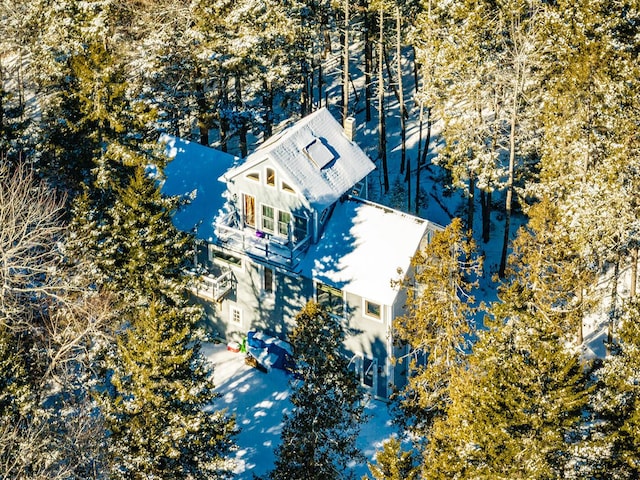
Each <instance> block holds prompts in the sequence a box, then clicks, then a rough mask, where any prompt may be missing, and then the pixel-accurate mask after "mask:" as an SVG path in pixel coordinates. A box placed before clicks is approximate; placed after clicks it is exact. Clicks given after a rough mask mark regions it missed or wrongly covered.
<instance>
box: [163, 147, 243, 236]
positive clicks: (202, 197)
mask: <svg viewBox="0 0 640 480" xmlns="http://www.w3.org/2000/svg"><path fill="white" fill-rule="evenodd" d="M160 142H161V143H163V144H165V154H166V155H167V156H168V157H169V158H170V159H171V161H170V162H169V163H168V164H167V166H166V167H165V169H164V176H165V180H164V182H163V184H162V189H161V191H162V193H163V194H165V195H179V196H185V195H187V196H189V197H190V200H191V201H190V203H188V204H187V205H185V206H183V207H182V208H181V209H180V210H178V211H177V212H176V213H175V214H174V216H173V224H174V225H175V226H176V228H178V229H180V230H182V231H185V232H189V231H193V230H194V228H197V233H196V236H197V238H199V239H202V240H209V241H211V240H212V239H213V236H214V234H213V220H214V218H215V217H216V216H217V215H218V212H219V211H220V210H221V209H222V208H223V206H224V203H225V198H224V192H225V191H226V185H225V184H224V183H222V182H220V181H218V178H219V177H220V176H221V175H222V174H223V173H224V172H226V171H227V170H228V169H230V168H232V167H233V165H234V164H235V163H236V162H237V160H238V158H237V157H234V156H233V155H230V154H228V153H225V152H222V151H220V150H216V149H214V148H209V147H206V146H204V145H200V144H199V143H196V142H190V141H188V140H183V139H181V138H177V137H174V136H172V135H166V134H165V135H162V136H161V137H160Z"/></svg>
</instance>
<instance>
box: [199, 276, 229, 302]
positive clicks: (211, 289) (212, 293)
mask: <svg viewBox="0 0 640 480" xmlns="http://www.w3.org/2000/svg"><path fill="white" fill-rule="evenodd" d="M233 282H234V277H233V272H232V271H231V270H225V271H223V272H222V273H221V274H220V275H218V276H215V275H211V274H207V275H201V276H200V277H198V278H196V279H195V281H194V283H193V286H192V287H191V291H192V292H193V294H194V295H196V296H198V297H201V298H206V299H208V300H213V301H216V302H219V301H220V300H222V298H223V297H224V296H225V295H226V294H227V293H228V292H229V291H231V289H232V288H233Z"/></svg>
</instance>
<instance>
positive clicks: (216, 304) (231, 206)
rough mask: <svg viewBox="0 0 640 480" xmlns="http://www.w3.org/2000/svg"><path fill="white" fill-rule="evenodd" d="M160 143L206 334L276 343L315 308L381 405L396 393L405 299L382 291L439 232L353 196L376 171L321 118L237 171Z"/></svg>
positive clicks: (239, 164)
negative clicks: (340, 330) (339, 325)
mask: <svg viewBox="0 0 640 480" xmlns="http://www.w3.org/2000/svg"><path fill="white" fill-rule="evenodd" d="M163 141H164V142H165V143H166V144H167V150H168V153H169V156H170V157H171V158H173V160H172V161H171V162H170V163H169V164H168V166H167V169H166V171H165V172H166V177H167V179H166V181H165V184H164V186H163V192H164V193H167V194H174V195H175V194H181V195H190V197H191V199H192V201H191V203H190V204H189V205H187V206H186V207H185V209H183V210H181V211H180V212H178V213H177V214H176V217H175V221H176V226H178V227H179V228H181V229H183V230H187V231H194V233H195V234H196V238H197V248H196V249H195V252H194V266H197V269H196V272H195V273H196V275H195V276H194V280H196V279H197V281H194V290H193V292H194V296H195V297H196V298H197V299H198V301H199V302H201V303H203V304H204V305H205V315H206V318H205V323H206V324H207V325H206V326H207V328H208V329H209V331H210V332H212V333H214V334H215V335H217V336H218V337H220V338H221V339H225V340H240V341H241V340H242V339H243V338H244V337H245V336H246V334H247V332H248V331H250V330H260V331H264V332H265V333H267V334H269V335H272V336H276V337H279V338H281V339H283V340H286V339H287V336H288V333H289V332H290V331H291V329H292V328H293V326H294V321H295V316H296V314H297V313H298V312H299V311H300V309H301V308H302V307H303V306H304V305H305V304H306V303H307V302H308V301H310V300H314V301H316V302H318V303H320V304H321V305H323V306H325V307H326V308H327V309H328V310H329V312H330V313H331V314H332V315H335V316H337V317H339V318H341V319H342V320H343V322H344V325H345V327H346V330H347V332H348V335H347V338H346V340H345V345H344V347H345V354H347V355H349V356H350V357H352V359H353V362H352V364H353V368H354V371H355V372H356V373H357V374H358V375H359V377H360V378H361V381H362V382H363V384H365V385H366V386H367V387H369V388H370V389H371V390H372V393H373V394H374V395H376V396H379V397H387V396H388V394H389V390H388V388H387V384H388V383H392V384H397V383H399V382H401V379H399V378H398V371H397V368H396V367H395V366H394V365H393V364H392V361H391V358H392V355H393V353H394V350H393V349H394V346H393V334H392V329H391V326H392V323H393V319H394V318H395V317H396V316H398V315H401V314H402V308H403V306H404V301H405V298H406V296H405V295H404V294H403V292H402V291H400V290H399V289H398V288H396V287H394V286H393V285H392V280H396V279H398V277H399V276H400V274H401V273H402V274H404V273H406V272H408V271H409V268H410V261H411V258H412V256H413V255H414V254H415V253H416V251H417V250H418V249H419V248H421V246H422V245H423V243H424V242H425V241H427V239H428V238H429V236H430V234H431V233H432V232H433V231H435V230H437V229H439V228H440V227H438V226H437V225H434V224H432V223H431V222H429V221H427V220H424V219H421V218H417V217H414V216H411V215H407V214H404V213H402V212H400V211H397V210H393V209H390V208H387V207H384V206H382V205H378V204H375V203H373V202H369V201H367V200H365V199H362V198H359V197H357V196H353V194H354V193H358V192H360V191H362V188H361V187H362V185H363V183H366V179H367V176H368V175H369V174H370V173H371V172H372V171H373V170H374V168H375V166H374V164H373V162H372V161H371V160H370V159H369V158H368V157H367V156H366V155H365V154H364V152H363V151H362V150H361V149H360V148H359V147H358V146H357V145H356V144H355V143H354V142H353V141H351V140H350V139H349V138H348V137H347V136H346V135H345V133H344V131H343V129H342V127H341V126H340V124H339V123H338V122H337V121H336V120H335V119H334V118H333V117H332V116H331V114H330V113H329V111H328V110H326V109H320V110H318V111H316V112H314V113H313V114H311V115H309V116H307V117H305V118H303V119H301V120H300V121H298V122H297V123H295V124H294V125H293V126H291V127H289V128H287V129H285V130H283V131H282V132H280V133H279V134H277V135H275V136H274V137H272V138H271V139H268V140H267V141H266V142H265V143H264V144H263V145H261V146H260V147H259V148H258V149H256V150H255V151H254V152H253V153H251V154H250V155H249V156H248V157H247V158H246V159H244V160H243V161H239V160H238V159H237V158H235V157H231V156H230V155H227V154H222V152H216V151H213V152H216V153H207V152H203V151H202V150H201V149H202V148H206V147H201V146H199V145H198V146H197V147H196V146H195V145H189V144H188V142H184V141H182V140H180V139H175V138H172V137H165V138H164V139H163ZM190 146H191V147H193V148H194V150H195V153H194V154H193V155H191V154H190V151H189V147H190ZM207 150H213V149H207ZM172 154H173V155H172ZM213 183H217V185H216V186H215V187H214V186H213V185H212V184H213ZM220 187H222V188H220ZM365 190H366V189H365ZM214 192H216V193H214Z"/></svg>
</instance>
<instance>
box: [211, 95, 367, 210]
mask: <svg viewBox="0 0 640 480" xmlns="http://www.w3.org/2000/svg"><path fill="white" fill-rule="evenodd" d="M267 159H269V160H271V162H272V163H273V164H274V165H276V166H277V168H279V169H281V171H282V172H283V173H284V174H285V175H286V176H287V177H288V178H289V179H290V180H291V182H292V183H293V187H294V188H295V189H296V190H297V191H298V192H299V193H300V194H301V195H302V196H303V197H304V198H305V199H306V200H307V201H308V202H309V204H310V205H311V206H313V207H314V208H316V209H318V210H322V209H324V208H326V207H328V206H329V205H332V204H333V203H335V202H336V201H337V200H338V199H339V198H340V197H341V196H342V195H344V194H345V193H347V192H349V191H350V190H351V188H353V186H354V185H356V184H357V183H358V182H359V181H361V180H362V179H363V178H364V177H365V176H367V174H369V173H370V172H371V171H372V170H374V169H375V165H374V164H373V162H372V161H371V160H370V159H369V157H368V156H367V155H366V154H365V153H364V152H363V151H362V149H361V148H360V147H359V146H358V145H356V144H355V143H354V142H352V141H350V140H349V139H348V138H347V137H346V136H345V134H344V131H343V129H342V126H341V125H340V124H339V123H338V122H337V121H336V119H335V118H334V117H333V115H331V113H330V112H329V110H327V109H326V108H321V109H319V110H317V111H315V112H314V113H312V114H310V115H308V116H306V117H304V118H302V119H301V120H299V121H298V122H296V123H295V124H294V125H292V126H291V127H288V128H287V129H285V130H283V131H282V132H281V133H280V134H278V135H276V136H274V137H271V138H270V139H268V140H267V141H266V142H265V143H264V144H262V145H261V146H260V147H258V148H257V149H256V150H255V151H254V152H253V153H251V154H250V155H249V156H248V157H247V158H246V160H245V162H244V163H243V164H242V165H240V166H239V167H237V168H234V169H232V170H230V171H229V172H227V173H226V174H225V175H223V177H222V179H223V180H225V181H229V180H232V179H233V178H234V177H236V176H238V175H240V174H242V173H243V172H246V171H247V170H249V169H251V168H255V167H256V166H258V165H259V164H261V163H262V162H264V161H266V160H267Z"/></svg>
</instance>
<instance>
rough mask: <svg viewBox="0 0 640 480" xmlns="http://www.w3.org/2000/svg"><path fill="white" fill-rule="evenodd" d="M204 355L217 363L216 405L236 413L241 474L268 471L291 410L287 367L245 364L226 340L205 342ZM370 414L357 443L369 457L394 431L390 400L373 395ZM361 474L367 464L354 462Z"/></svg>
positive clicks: (238, 471)
mask: <svg viewBox="0 0 640 480" xmlns="http://www.w3.org/2000/svg"><path fill="white" fill-rule="evenodd" d="M202 351H203V354H204V355H205V356H206V358H207V359H208V360H209V361H210V362H211V363H212V364H213V366H214V382H215V385H216V390H217V391H218V393H219V394H220V395H221V397H220V398H219V399H218V400H217V401H216V403H215V408H216V409H218V408H226V409H227V410H228V412H229V413H231V414H234V415H235V416H236V421H237V423H238V426H239V427H240V428H241V431H240V434H239V435H238V436H237V437H236V439H235V440H236V443H237V445H238V447H239V448H238V450H237V451H236V452H235V461H236V463H237V467H236V470H235V473H236V475H237V477H236V478H239V479H251V478H253V475H254V474H255V475H258V476H260V475H265V474H267V473H268V472H269V471H270V470H271V469H272V468H273V460H274V450H275V448H276V446H277V445H278V444H279V443H280V431H281V428H282V417H283V414H284V413H285V412H287V411H289V410H290V408H291V404H290V402H289V393H290V387H289V380H290V378H291V377H290V376H289V375H287V373H285V372H284V371H282V370H278V369H273V370H271V371H270V372H269V373H262V372H260V371H259V370H257V369H255V368H252V367H249V366H248V365H246V364H245V363H244V356H245V354H244V353H233V352H230V351H228V350H227V347H226V345H224V344H213V343H206V344H204V345H203V348H202ZM366 411H367V414H368V416H369V418H368V421H367V423H365V424H364V425H363V427H362V431H361V433H360V437H359V439H358V446H359V447H360V449H361V450H362V452H363V453H364V454H365V456H366V457H367V459H369V460H373V458H374V456H375V452H376V450H377V449H379V447H380V446H381V444H382V441H384V440H385V439H386V438H388V437H389V436H391V435H392V434H393V432H394V427H393V426H392V425H391V421H390V416H389V413H388V409H387V404H386V403H385V402H381V401H378V400H371V401H369V403H368V405H367V410H366ZM354 470H355V473H356V478H361V477H362V475H364V474H366V473H368V472H369V469H368V467H367V465H366V464H362V465H354Z"/></svg>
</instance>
